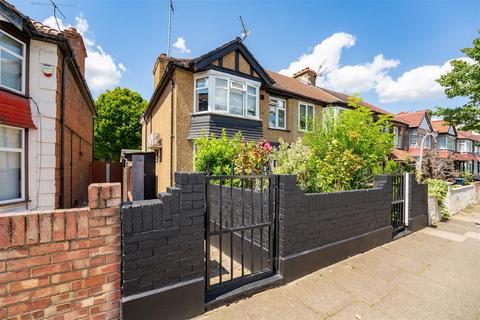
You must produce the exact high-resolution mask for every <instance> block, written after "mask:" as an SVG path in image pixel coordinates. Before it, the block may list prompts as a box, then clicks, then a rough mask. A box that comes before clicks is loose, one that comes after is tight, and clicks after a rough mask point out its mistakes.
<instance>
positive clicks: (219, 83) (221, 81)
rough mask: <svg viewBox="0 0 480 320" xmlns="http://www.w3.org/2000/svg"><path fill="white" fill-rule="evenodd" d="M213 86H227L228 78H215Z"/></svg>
mask: <svg viewBox="0 0 480 320" xmlns="http://www.w3.org/2000/svg"><path fill="white" fill-rule="evenodd" d="M215 87H216V88H225V89H226V88H228V80H225V79H219V78H215Z"/></svg>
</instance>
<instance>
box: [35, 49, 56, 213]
mask: <svg viewBox="0 0 480 320" xmlns="http://www.w3.org/2000/svg"><path fill="white" fill-rule="evenodd" d="M44 64H45V65H51V66H52V70H54V72H53V74H52V76H51V77H50V78H49V77H47V76H45V75H44V74H43V71H42V67H43V65H44ZM57 64H58V55H57V46H56V45H55V44H51V43H47V42H42V41H37V40H32V41H31V43H30V64H29V67H30V83H29V84H30V97H31V98H30V109H31V110H32V119H33V122H34V123H35V126H36V127H37V129H33V130H29V133H28V144H29V145H28V197H29V199H30V202H29V204H28V209H30V210H50V209H54V207H55V161H56V160H55V140H56V132H55V126H56V120H55V117H56V116H57V115H56V112H57V101H56V90H57V72H56V71H57ZM35 102H36V103H37V104H38V109H37V105H36V104H35ZM38 111H40V113H39V112H38Z"/></svg>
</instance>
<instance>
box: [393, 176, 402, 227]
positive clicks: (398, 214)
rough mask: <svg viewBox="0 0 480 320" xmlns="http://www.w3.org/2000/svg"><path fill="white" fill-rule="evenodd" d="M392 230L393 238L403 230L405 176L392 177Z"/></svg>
mask: <svg viewBox="0 0 480 320" xmlns="http://www.w3.org/2000/svg"><path fill="white" fill-rule="evenodd" d="M391 216H392V229H393V235H394V236H395V235H396V234H398V233H399V232H402V231H403V230H405V175H404V174H394V175H392V206H391Z"/></svg>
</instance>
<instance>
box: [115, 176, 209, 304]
mask: <svg viewBox="0 0 480 320" xmlns="http://www.w3.org/2000/svg"><path fill="white" fill-rule="evenodd" d="M204 181H205V176H204V175H203V174H197V173H176V174H175V185H176V187H175V188H169V189H168V190H167V192H165V193H161V194H159V199H154V200H143V201H133V202H130V203H127V204H125V205H123V206H122V210H121V211H122V212H121V218H122V289H123V296H124V297H125V296H129V295H132V294H136V293H140V292H145V291H149V290H152V289H157V288H162V287H165V286H168V285H172V284H176V283H179V282H183V281H188V280H192V279H195V278H199V277H203V276H204V272H205V271H204V268H205V266H204V241H203V240H204Z"/></svg>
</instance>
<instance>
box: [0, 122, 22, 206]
mask: <svg viewBox="0 0 480 320" xmlns="http://www.w3.org/2000/svg"><path fill="white" fill-rule="evenodd" d="M0 181H1V182H2V183H0V204H4V203H9V202H14V201H20V200H23V199H24V195H23V192H24V191H23V189H24V187H23V185H24V129H21V128H15V127H7V126H0Z"/></svg>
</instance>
